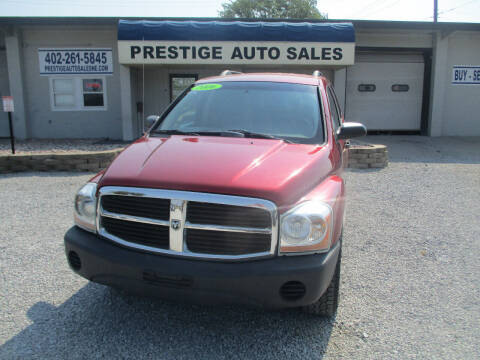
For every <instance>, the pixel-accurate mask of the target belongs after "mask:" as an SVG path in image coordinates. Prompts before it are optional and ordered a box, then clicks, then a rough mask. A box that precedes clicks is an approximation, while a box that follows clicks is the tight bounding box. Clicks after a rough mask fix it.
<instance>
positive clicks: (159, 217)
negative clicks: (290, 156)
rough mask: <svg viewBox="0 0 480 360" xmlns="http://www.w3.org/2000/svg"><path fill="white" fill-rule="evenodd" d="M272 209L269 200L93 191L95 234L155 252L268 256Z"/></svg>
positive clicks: (273, 235) (272, 244)
mask: <svg viewBox="0 0 480 360" xmlns="http://www.w3.org/2000/svg"><path fill="white" fill-rule="evenodd" d="M277 221H278V220H277V208H276V206H275V204H273V203H272V202H270V201H267V200H263V199H257V198H248V197H239V196H230V195H217V194H208V193H196V192H187V191H173V190H158V189H144V188H130V187H114V186H107V187H103V188H101V189H100V191H99V201H98V211H97V229H98V233H99V235H101V236H103V237H106V238H108V239H110V240H112V241H114V242H117V243H119V244H122V245H124V246H128V247H132V248H136V249H139V250H145V251H150V252H156V253H164V254H170V255H179V256H190V257H197V258H208V259H226V260H235V259H241V258H252V257H266V256H273V254H274V253H275V250H276V246H277V237H278V230H277Z"/></svg>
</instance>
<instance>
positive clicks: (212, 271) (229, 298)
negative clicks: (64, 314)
mask: <svg viewBox="0 0 480 360" xmlns="http://www.w3.org/2000/svg"><path fill="white" fill-rule="evenodd" d="M340 247H341V243H339V242H337V243H336V244H335V245H334V246H333V247H332V249H331V250H330V251H329V252H328V253H325V254H315V255H302V256H279V257H274V258H268V259H261V260H249V261H242V262H219V261H205V260H198V259H196V260H192V259H185V258H179V257H168V256H164V255H158V254H151V253H146V252H139V251H137V250H133V249H129V248H125V247H121V246H119V245H117V244H114V243H112V242H110V241H108V240H105V239H103V238H100V237H98V236H97V235H95V234H92V233H89V232H87V231H84V230H82V229H80V228H78V227H76V226H74V227H72V228H71V229H70V230H68V232H67V233H66V234H65V252H66V254H67V258H69V264H70V267H71V268H72V270H74V271H75V272H77V273H78V274H79V275H81V276H83V277H84V278H86V279H88V280H91V281H94V282H97V283H100V284H105V285H109V286H112V287H116V288H120V289H124V290H127V291H129V292H133V293H139V294H145V295H150V296H158V297H161V298H165V299H167V300H173V301H179V300H185V301H193V302H197V303H206V304H238V303H241V304H248V305H255V306H263V307H269V308H285V307H296V306H304V305H309V304H312V303H314V302H316V301H317V300H318V299H319V298H320V296H321V295H322V294H323V293H324V291H325V290H326V288H327V287H328V285H329V283H330V281H331V279H332V276H333V273H334V271H335V265H336V263H337V259H338V254H339V251H340ZM73 252H74V253H76V255H77V256H78V259H79V262H77V261H74V262H72V261H71V259H72V254H73ZM73 257H74V259H75V260H78V259H77V258H76V257H75V254H73ZM72 264H73V265H74V266H72ZM79 264H80V267H79V266H78V265H79ZM288 281H299V282H302V283H303V284H304V285H305V293H304V294H303V296H302V297H301V298H298V299H296V300H288V299H285V297H284V296H282V294H281V291H280V289H281V287H282V285H283V284H285V283H286V282H288Z"/></svg>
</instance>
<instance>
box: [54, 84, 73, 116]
mask: <svg viewBox="0 0 480 360" xmlns="http://www.w3.org/2000/svg"><path fill="white" fill-rule="evenodd" d="M73 82H74V81H73V79H53V80H52V92H53V106H54V107H55V108H58V109H70V108H72V107H73V106H75V88H74V84H73Z"/></svg>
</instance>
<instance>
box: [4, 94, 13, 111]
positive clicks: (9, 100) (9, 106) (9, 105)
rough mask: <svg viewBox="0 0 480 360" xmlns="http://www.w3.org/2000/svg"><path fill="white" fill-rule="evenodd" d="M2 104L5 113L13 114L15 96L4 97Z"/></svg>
mask: <svg viewBox="0 0 480 360" xmlns="http://www.w3.org/2000/svg"><path fill="white" fill-rule="evenodd" d="M2 103H3V111H5V112H13V111H14V106H13V96H2Z"/></svg>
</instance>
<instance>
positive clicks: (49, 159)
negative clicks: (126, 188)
mask: <svg viewBox="0 0 480 360" xmlns="http://www.w3.org/2000/svg"><path fill="white" fill-rule="evenodd" d="M121 151H122V149H116V150H106V151H95V152H75V153H41V154H25V155H3V156H0V174H2V173H3V174H5V173H12V172H22V171H89V172H98V171H100V170H102V169H105V168H106V167H107V166H108V165H110V163H111V162H112V161H113V159H114V158H115V157H116V156H117V155H118V154H119V153H120V152H121Z"/></svg>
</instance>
